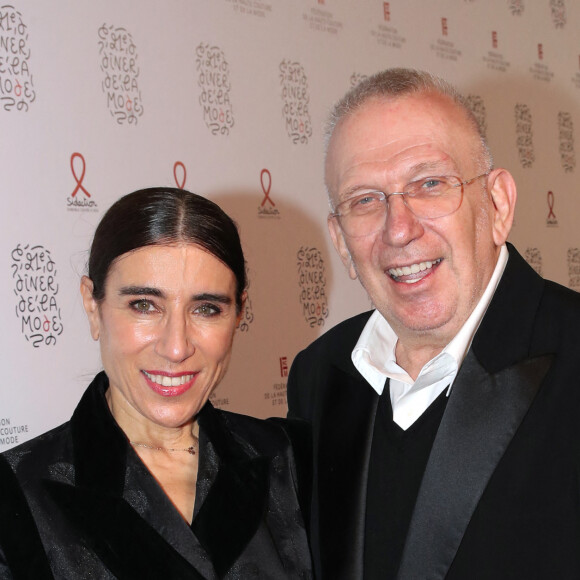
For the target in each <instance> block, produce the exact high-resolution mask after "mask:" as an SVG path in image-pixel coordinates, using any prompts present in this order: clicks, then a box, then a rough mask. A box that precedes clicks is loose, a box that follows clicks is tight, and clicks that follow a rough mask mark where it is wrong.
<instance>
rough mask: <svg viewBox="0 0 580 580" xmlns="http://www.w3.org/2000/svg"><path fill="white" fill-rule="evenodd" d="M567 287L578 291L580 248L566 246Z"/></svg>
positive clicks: (579, 285)
mask: <svg viewBox="0 0 580 580" xmlns="http://www.w3.org/2000/svg"><path fill="white" fill-rule="evenodd" d="M567 257H568V287H569V288H571V289H572V290H576V291H580V249H578V248H568V256H567Z"/></svg>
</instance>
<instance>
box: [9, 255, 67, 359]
mask: <svg viewBox="0 0 580 580" xmlns="http://www.w3.org/2000/svg"><path fill="white" fill-rule="evenodd" d="M11 257H12V263H11V264H10V268H11V270H12V281H13V284H14V294H15V295H16V307H15V311H16V317H17V318H18V319H19V320H20V331H21V333H22V335H23V336H24V338H25V339H26V340H27V341H28V342H29V343H30V344H32V346H33V347H34V348H39V347H40V346H42V345H46V346H54V345H55V344H56V342H57V337H59V336H60V335H61V334H62V331H63V324H62V318H61V313H60V307H59V305H58V303H57V300H56V297H57V295H58V290H59V286H58V283H57V280H56V276H57V271H56V264H55V263H54V260H53V259H52V257H51V255H50V251H49V250H47V249H46V248H44V247H43V246H40V245H36V246H31V245H30V244H26V245H25V246H23V245H22V244H18V245H17V246H16V247H15V248H14V249H13V250H12V253H11Z"/></svg>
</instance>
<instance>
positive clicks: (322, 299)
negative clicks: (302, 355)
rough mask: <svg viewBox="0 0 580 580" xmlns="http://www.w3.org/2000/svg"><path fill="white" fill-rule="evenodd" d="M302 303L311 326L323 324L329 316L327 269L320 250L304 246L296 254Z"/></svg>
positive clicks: (306, 318) (303, 310) (303, 312)
mask: <svg viewBox="0 0 580 580" xmlns="http://www.w3.org/2000/svg"><path fill="white" fill-rule="evenodd" d="M296 258H297V260H296V265H297V266H298V284H299V286H300V304H301V306H302V314H303V315H304V319H305V320H306V322H308V324H309V325H310V327H311V328H314V327H315V326H323V325H324V321H325V320H326V319H327V318H328V313H329V311H328V301H327V299H326V269H325V265H324V260H323V258H322V254H321V252H320V250H317V249H316V248H309V247H305V246H302V247H301V248H300V249H299V250H298V253H297V254H296Z"/></svg>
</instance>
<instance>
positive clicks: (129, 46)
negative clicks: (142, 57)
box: [98, 24, 143, 125]
mask: <svg viewBox="0 0 580 580" xmlns="http://www.w3.org/2000/svg"><path fill="white" fill-rule="evenodd" d="M98 37H99V41H98V46H99V59H100V67H101V71H102V72H103V75H104V78H103V81H102V83H101V87H102V89H103V93H104V94H105V95H106V97H107V108H108V109H109V112H110V113H111V115H112V116H113V118H114V119H115V120H116V121H117V123H119V125H123V124H124V123H128V124H136V123H137V121H138V120H139V117H141V116H142V115H143V100H142V98H141V91H140V89H139V82H138V79H139V73H140V69H139V66H138V64H137V60H138V55H137V47H136V45H135V43H134V42H133V37H132V36H131V34H130V33H129V32H127V30H126V29H125V28H121V27H117V28H115V27H114V26H113V25H109V26H107V25H106V24H103V25H102V26H101V27H100V28H99V30H98Z"/></svg>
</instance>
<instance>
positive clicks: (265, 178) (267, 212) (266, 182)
mask: <svg viewBox="0 0 580 580" xmlns="http://www.w3.org/2000/svg"><path fill="white" fill-rule="evenodd" d="M260 185H261V186H262V193H263V194H264V197H263V199H262V203H260V205H259V206H258V217H259V218H274V219H280V217H281V216H280V210H279V209H278V208H277V207H276V202H275V201H274V200H273V199H272V196H271V194H270V191H271V190H272V174H271V173H270V172H269V171H268V170H267V169H262V171H261V172H260Z"/></svg>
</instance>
